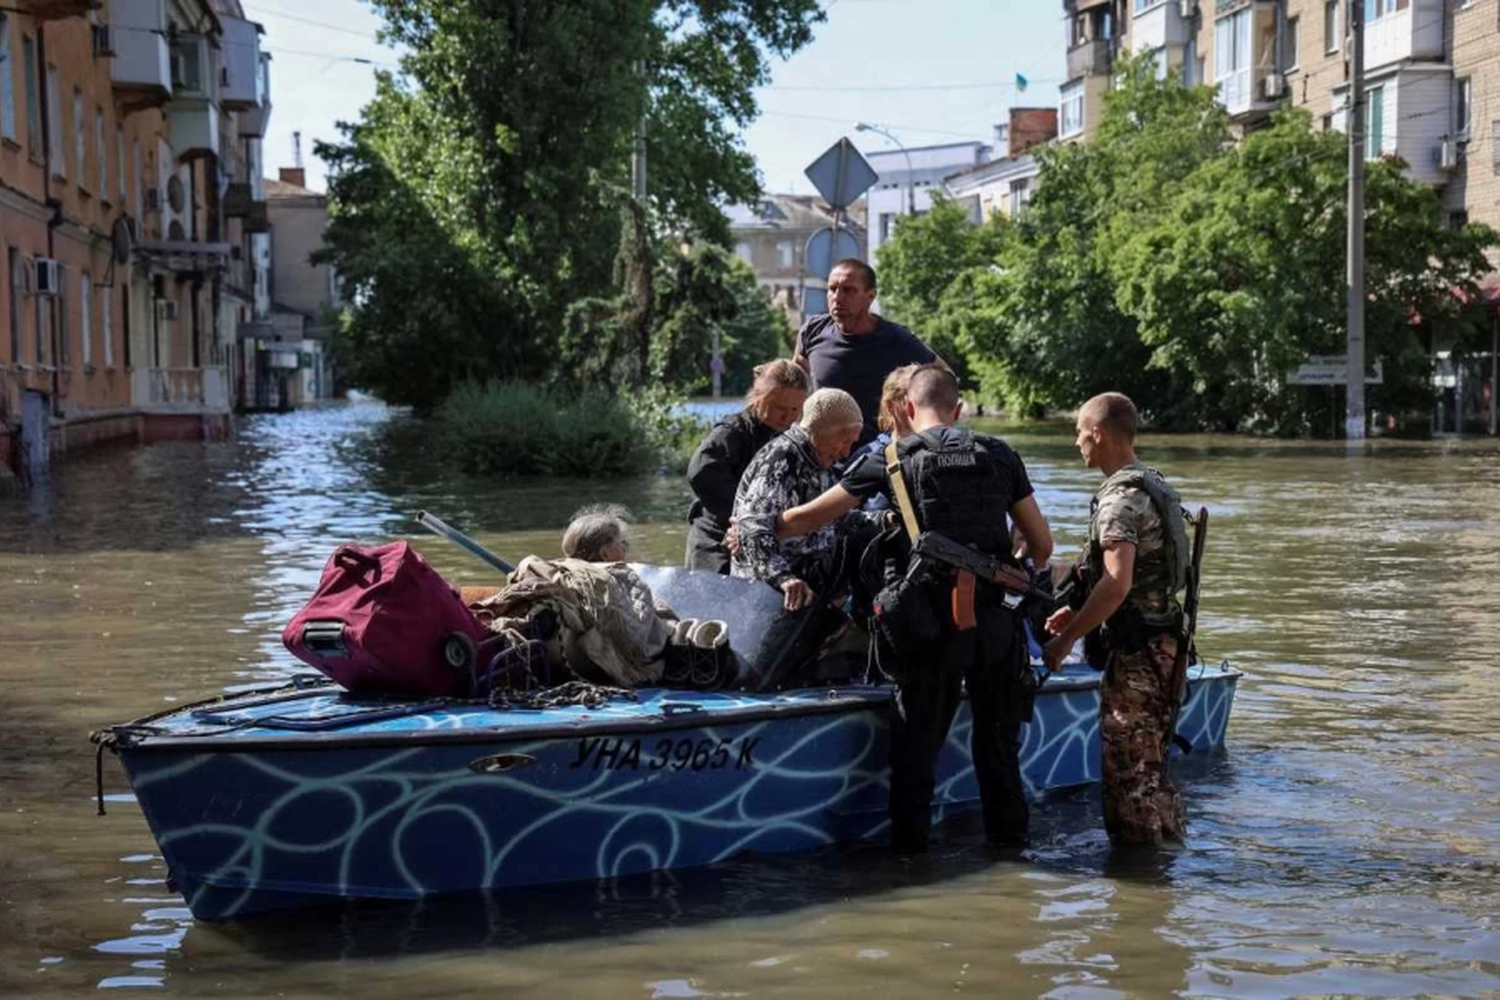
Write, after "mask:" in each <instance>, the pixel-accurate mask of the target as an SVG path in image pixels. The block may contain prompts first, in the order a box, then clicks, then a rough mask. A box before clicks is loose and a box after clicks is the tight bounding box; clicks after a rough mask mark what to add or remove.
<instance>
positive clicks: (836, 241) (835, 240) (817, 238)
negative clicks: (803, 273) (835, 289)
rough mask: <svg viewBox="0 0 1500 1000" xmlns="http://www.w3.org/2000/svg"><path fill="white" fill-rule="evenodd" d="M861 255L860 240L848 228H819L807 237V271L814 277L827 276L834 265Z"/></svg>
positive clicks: (805, 256)
mask: <svg viewBox="0 0 1500 1000" xmlns="http://www.w3.org/2000/svg"><path fill="white" fill-rule="evenodd" d="M859 256H860V246H859V240H857V239H855V238H854V234H853V233H851V232H849V230H847V229H833V228H827V229H819V230H818V231H817V232H815V233H813V234H812V235H811V236H809V237H808V238H807V248H806V249H805V250H804V251H803V260H805V261H807V273H808V274H810V275H812V276H813V277H814V278H827V277H828V274H829V272H830V271H832V270H833V265H835V264H837V263H838V262H839V261H841V260H846V259H848V258H850V257H859Z"/></svg>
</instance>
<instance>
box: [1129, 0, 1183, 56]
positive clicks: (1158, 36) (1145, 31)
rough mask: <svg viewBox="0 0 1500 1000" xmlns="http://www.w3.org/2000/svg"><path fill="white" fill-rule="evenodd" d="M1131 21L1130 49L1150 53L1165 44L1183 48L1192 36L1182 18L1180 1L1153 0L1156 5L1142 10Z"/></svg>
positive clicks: (1137, 5) (1139, 8) (1137, 7)
mask: <svg viewBox="0 0 1500 1000" xmlns="http://www.w3.org/2000/svg"><path fill="white" fill-rule="evenodd" d="M1135 6H1136V9H1137V11H1138V13H1136V14H1135V15H1134V16H1133V17H1132V18H1131V20H1130V50H1131V51H1132V52H1149V51H1151V50H1153V49H1160V48H1165V47H1166V46H1168V45H1186V44H1187V43H1188V40H1189V39H1190V38H1191V37H1192V28H1191V25H1190V24H1189V23H1188V22H1187V21H1184V20H1183V19H1182V2H1181V0H1156V4H1155V6H1152V7H1146V8H1145V9H1141V5H1140V4H1139V3H1137V4H1136V5H1135Z"/></svg>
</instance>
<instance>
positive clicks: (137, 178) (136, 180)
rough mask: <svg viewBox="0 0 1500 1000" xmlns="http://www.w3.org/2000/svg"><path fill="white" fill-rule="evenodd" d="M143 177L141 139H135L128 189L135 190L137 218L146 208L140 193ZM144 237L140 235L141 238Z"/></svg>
mask: <svg viewBox="0 0 1500 1000" xmlns="http://www.w3.org/2000/svg"><path fill="white" fill-rule="evenodd" d="M143 177H145V174H143V173H141V140H139V139H137V140H135V148H134V149H133V150H132V151H131V154H130V181H131V186H130V190H132V191H134V192H135V217H136V218H137V219H139V218H140V217H141V212H143V211H144V210H145V208H146V205H145V203H144V202H143V200H142V199H143V198H144V195H142V194H141V178H143ZM143 232H144V230H143ZM144 238H145V237H144V236H142V239H144Z"/></svg>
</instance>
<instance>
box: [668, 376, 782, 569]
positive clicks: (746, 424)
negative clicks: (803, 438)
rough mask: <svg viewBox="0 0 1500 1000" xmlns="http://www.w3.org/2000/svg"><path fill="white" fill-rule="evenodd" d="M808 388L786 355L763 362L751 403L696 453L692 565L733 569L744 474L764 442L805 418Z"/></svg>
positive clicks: (718, 428) (689, 546) (689, 549)
mask: <svg viewBox="0 0 1500 1000" xmlns="http://www.w3.org/2000/svg"><path fill="white" fill-rule="evenodd" d="M807 390H808V383H807V373H806V372H804V371H803V370H802V369H801V368H799V367H798V366H797V365H795V364H793V363H792V362H790V361H788V360H786V359H785V358H779V359H777V360H775V361H769V362H767V363H766V364H763V365H760V366H759V367H757V368H756V369H755V380H754V381H753V382H752V383H751V385H750V392H749V394H748V395H747V396H746V397H745V408H744V409H743V410H741V411H740V412H739V413H735V414H732V415H730V416H727V417H725V418H724V419H723V420H720V421H719V422H718V423H717V424H715V425H714V429H713V430H711V431H709V433H708V437H706V438H704V439H703V443H702V444H700V445H699V446H698V450H697V451H696V452H694V453H693V460H692V462H691V463H689V465H688V484H689V485H690V486H692V488H693V493H694V495H695V496H696V497H697V500H695V501H694V502H693V507H692V510H690V511H689V512H688V523H689V524H690V525H691V526H690V527H689V528H688V537H687V555H686V559H685V563H684V564H685V565H686V566H687V568H688V569H701V570H707V571H709V572H711V573H722V574H727V573H728V572H729V550H728V549H727V548H725V546H724V533H725V532H726V531H728V530H729V515H730V512H731V511H732V510H733V509H734V491H735V489H736V488H738V486H739V484H740V476H741V475H743V474H744V471H745V467H746V466H748V465H749V464H750V459H752V458H754V457H755V453H756V452H757V451H760V449H761V446H763V445H764V444H765V443H766V442H767V441H770V440H771V439H772V438H774V437H776V436H777V435H778V434H781V433H783V432H784V431H786V429H787V428H788V427H790V426H792V424H794V423H796V422H797V421H798V420H799V419H800V418H801V416H802V404H803V402H805V401H806V399H807Z"/></svg>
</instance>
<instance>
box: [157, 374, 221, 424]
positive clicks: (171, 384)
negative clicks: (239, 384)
mask: <svg viewBox="0 0 1500 1000" xmlns="http://www.w3.org/2000/svg"><path fill="white" fill-rule="evenodd" d="M148 385H149V387H150V388H149V391H150V397H149V402H150V405H151V406H152V407H155V408H158V409H171V410H183V411H187V412H204V413H223V412H227V411H228V409H229V395H228V393H227V392H226V391H225V386H226V385H227V383H226V381H225V373H224V369H223V368H220V367H208V368H152V369H151V371H150V377H149V380H148Z"/></svg>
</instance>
